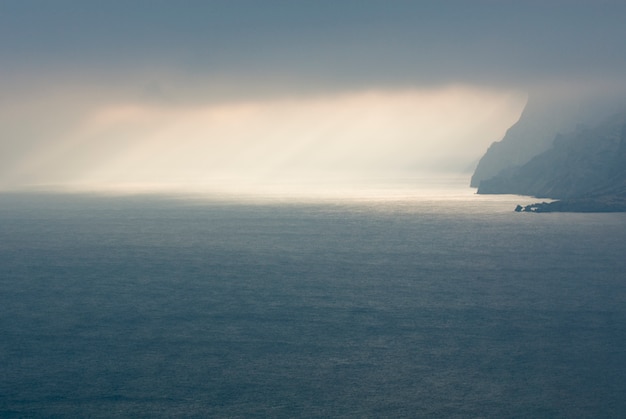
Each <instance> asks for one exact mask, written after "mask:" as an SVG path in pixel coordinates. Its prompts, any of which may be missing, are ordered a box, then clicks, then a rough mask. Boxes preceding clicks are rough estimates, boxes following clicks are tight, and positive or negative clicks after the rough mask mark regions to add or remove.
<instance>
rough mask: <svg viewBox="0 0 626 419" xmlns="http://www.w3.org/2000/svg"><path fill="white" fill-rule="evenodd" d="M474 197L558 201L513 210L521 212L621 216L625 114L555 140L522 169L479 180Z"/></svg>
mask: <svg viewBox="0 0 626 419" xmlns="http://www.w3.org/2000/svg"><path fill="white" fill-rule="evenodd" d="M478 193H480V194H517V195H529V196H535V197H538V198H552V199H559V201H557V202H550V203H545V202H543V203H538V204H533V205H529V206H526V207H519V206H518V208H516V211H520V212H521V211H530V212H551V211H576V212H608V211H611V212H612V211H626V112H624V113H620V114H616V115H613V116H612V117H610V118H608V119H606V120H605V121H603V122H602V123H600V124H599V125H597V126H596V127H594V128H586V127H578V129H576V130H575V131H574V132H572V133H570V134H568V135H558V136H557V137H556V138H555V139H554V142H553V145H552V147H551V148H550V149H549V150H547V151H545V152H543V153H541V154H539V155H538V156H535V157H534V158H532V159H531V160H530V161H529V162H527V163H526V164H524V165H522V166H520V167H517V168H511V169H509V170H508V171H505V172H501V174H500V175H498V176H495V177H493V178H491V179H489V180H484V181H482V182H481V183H480V187H479V188H478Z"/></svg>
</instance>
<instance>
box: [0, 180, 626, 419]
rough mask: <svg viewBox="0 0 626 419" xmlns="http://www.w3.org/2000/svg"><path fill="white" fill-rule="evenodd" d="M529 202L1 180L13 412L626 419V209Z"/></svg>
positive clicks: (2, 410) (0, 340)
mask: <svg viewBox="0 0 626 419" xmlns="http://www.w3.org/2000/svg"><path fill="white" fill-rule="evenodd" d="M529 202H532V199H531V200H530V201H529ZM529 202H524V201H523V200H522V198H519V197H506V196H504V197H481V196H476V195H472V194H471V191H470V192H469V193H467V192H462V193H461V192H460V193H456V192H455V193H439V192H437V193H435V192H434V191H429V193H428V194H425V195H424V194H418V193H416V192H412V191H411V190H407V189H403V190H401V191H399V192H397V191H396V192H393V193H390V192H389V191H383V192H381V191H377V192H376V193H373V194H370V195H367V196H363V195H361V196H354V197H351V198H346V199H338V198H337V197H327V199H317V200H315V199H311V200H306V199H302V198H299V199H289V198H288V197H284V196H282V197H281V196H278V197H272V198H267V199H263V200H254V199H248V200H244V201H237V202H236V201H233V200H232V199H226V198H224V197H222V198H219V199H218V198H215V197H214V198H204V197H202V196H198V195H196V196H190V195H188V196H182V195H176V196H165V195H135V196H132V195H128V196H117V197H112V196H109V197H104V196H96V195H79V194H74V195H62V194H8V193H5V194H1V195H0V287H1V288H0V368H1V373H0V416H1V417H50V416H61V417H128V416H133V417H137V416H138V417H174V416H183V417H189V416H192V417H193V416H196V417H251V416H252V417H255V416H256V417H267V416H270V417H623V416H624V415H625V414H626V398H625V397H624V394H626V349H625V348H626V258H625V257H624V254H625V253H626V244H625V239H626V214H527V213H521V214H520V213H515V212H513V208H514V207H515V205H516V204H517V203H529Z"/></svg>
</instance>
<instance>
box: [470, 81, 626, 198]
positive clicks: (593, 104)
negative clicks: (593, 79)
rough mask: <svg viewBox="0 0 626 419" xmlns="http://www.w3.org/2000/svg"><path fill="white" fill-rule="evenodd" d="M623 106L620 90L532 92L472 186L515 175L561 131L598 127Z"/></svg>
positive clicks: (624, 96) (490, 151) (484, 159)
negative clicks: (517, 119)
mask: <svg viewBox="0 0 626 419" xmlns="http://www.w3.org/2000/svg"><path fill="white" fill-rule="evenodd" d="M623 109H626V94H624V92H623V91H622V90H618V89H613V90H612V91H610V92H607V91H606V90H598V89H594V90H584V89H582V88H581V89H578V90H576V91H573V90H572V89H567V88H561V89H556V90H555V89H552V90H550V91H547V90H546V91H542V92H531V94H530V95H529V99H528V103H527V105H526V108H525V109H524V112H523V113H522V115H521V117H520V119H519V121H518V122H517V123H515V125H513V126H512V127H511V128H509V130H508V131H507V132H506V134H505V136H504V137H503V139H502V140H501V141H499V142H495V143H493V144H492V145H491V146H490V147H489V149H488V150H487V152H486V153H485V155H484V156H483V157H482V158H481V160H480V162H479V163H478V166H477V167H476V170H475V171H474V174H473V176H472V179H471V186H472V187H475V188H479V189H480V187H481V186H482V182H483V181H487V180H489V179H492V178H496V177H500V178H502V177H507V176H511V175H513V172H515V171H516V170H517V168H519V167H520V166H523V165H525V164H526V163H528V162H529V161H530V160H531V159H532V158H533V157H535V156H537V155H538V154H541V153H543V152H545V151H547V150H549V149H550V148H551V147H552V143H553V140H554V138H555V137H556V136H557V134H559V133H567V132H571V131H573V130H575V129H576V127H580V126H583V125H586V126H594V125H596V124H598V123H599V122H600V121H601V120H602V119H604V118H606V117H607V116H608V115H612V114H614V113H616V112H619V111H621V110H623ZM479 193H480V192H479Z"/></svg>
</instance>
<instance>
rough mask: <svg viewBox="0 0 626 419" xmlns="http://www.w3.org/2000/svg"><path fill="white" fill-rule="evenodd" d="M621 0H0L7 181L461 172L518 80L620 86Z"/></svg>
mask: <svg viewBox="0 0 626 419" xmlns="http://www.w3.org/2000/svg"><path fill="white" fill-rule="evenodd" d="M624 17H626V5H625V4H623V2H610V1H602V2H584V1H576V2H574V1H553V2H533V1H530V2H515V3H514V2H507V1H498V2H496V1H476V2H471V3H470V2H455V1H451V2H409V1H397V2H393V3H389V2H382V1H333V2H330V1H315V2H304V1H266V2H262V3H261V2H252V1H208V2H207V1H203V2H200V1H184V2H177V3H176V4H174V3H172V2H163V1H150V2H140V1H137V2H132V4H126V3H125V2H116V1H111V2H106V3H99V2H83V1H56V2H43V1H42V2H40V1H20V2H17V1H5V2H3V3H2V5H0V60H1V62H2V67H3V70H2V73H1V74H0V89H1V92H2V95H1V98H0V164H1V168H0V187H1V188H3V189H20V188H24V187H32V186H40V187H41V186H44V187H51V186H57V187H58V186H68V187H69V186H72V187H81V188H90V189H94V188H96V189H97V188H100V187H111V186H112V185H119V186H123V185H126V186H128V185H144V186H145V185H153V186H154V185H161V184H176V185H189V184H195V185H201V184H207V185H209V184H219V183H220V182H226V181H228V182H232V181H236V182H243V183H255V182H265V181H273V182H275V181H280V180H284V179H289V180H292V181H298V180H301V181H302V183H303V184H304V183H305V182H306V181H309V180H311V179H327V180H329V179H330V180H332V179H359V180H367V179H395V178H406V177H413V176H423V175H425V174H431V175H433V176H435V175H441V174H450V173H470V172H471V170H472V169H473V168H474V165H475V163H476V161H477V159H478V158H479V157H480V156H481V155H482V153H483V152H484V150H485V149H486V148H487V146H488V145H489V144H490V143H491V142H493V141H496V140H498V139H500V138H501V137H502V135H503V134H504V132H505V131H506V129H507V128H508V127H509V126H510V125H512V124H513V123H514V122H515V121H516V119H517V118H518V117H519V115H520V113H521V111H522V109H523V106H524V103H525V101H526V98H527V92H528V91H530V90H533V89H535V90H537V89H543V90H545V89H550V88H552V87H555V86H563V85H567V86H583V85H584V86H585V88H589V86H592V87H593V86H596V85H597V86H602V88H606V86H607V85H608V86H613V85H615V86H617V85H621V83H622V80H621V78H622V74H624V71H625V70H626V63H625V61H624V59H623V57H624V54H623V52H624V50H625V48H624V39H626V29H624V25H623V18H624Z"/></svg>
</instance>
